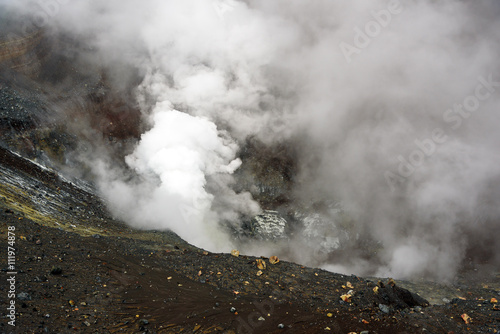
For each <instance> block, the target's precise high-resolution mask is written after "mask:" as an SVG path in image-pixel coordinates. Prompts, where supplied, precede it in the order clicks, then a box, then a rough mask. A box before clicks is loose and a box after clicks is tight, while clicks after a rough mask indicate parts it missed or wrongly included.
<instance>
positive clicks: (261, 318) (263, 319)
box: [257, 317, 266, 321]
mask: <svg viewBox="0 0 500 334" xmlns="http://www.w3.org/2000/svg"><path fill="white" fill-rule="evenodd" d="M257 320H259V321H265V320H266V319H265V318H264V317H259V319H257Z"/></svg>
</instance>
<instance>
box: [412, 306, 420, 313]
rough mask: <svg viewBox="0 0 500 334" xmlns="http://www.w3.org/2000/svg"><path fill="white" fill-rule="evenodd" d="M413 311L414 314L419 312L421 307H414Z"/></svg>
mask: <svg viewBox="0 0 500 334" xmlns="http://www.w3.org/2000/svg"><path fill="white" fill-rule="evenodd" d="M413 309H414V310H415V312H421V311H422V306H415V307H414V308H413Z"/></svg>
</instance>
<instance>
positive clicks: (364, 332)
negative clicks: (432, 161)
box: [359, 331, 370, 334]
mask: <svg viewBox="0 0 500 334" xmlns="http://www.w3.org/2000/svg"><path fill="white" fill-rule="evenodd" d="M359 334H370V331H362V332H359Z"/></svg>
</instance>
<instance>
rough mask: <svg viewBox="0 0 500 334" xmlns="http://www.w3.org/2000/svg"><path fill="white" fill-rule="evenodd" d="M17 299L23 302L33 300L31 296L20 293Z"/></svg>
mask: <svg viewBox="0 0 500 334" xmlns="http://www.w3.org/2000/svg"><path fill="white" fill-rule="evenodd" d="M17 299H19V300H21V301H30V300H31V296H30V294H29V293H27V292H20V293H18V294H17Z"/></svg>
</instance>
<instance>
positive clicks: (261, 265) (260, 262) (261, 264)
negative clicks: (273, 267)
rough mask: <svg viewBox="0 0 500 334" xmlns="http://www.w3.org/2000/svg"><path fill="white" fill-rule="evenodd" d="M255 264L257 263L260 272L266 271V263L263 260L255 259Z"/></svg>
mask: <svg viewBox="0 0 500 334" xmlns="http://www.w3.org/2000/svg"><path fill="white" fill-rule="evenodd" d="M256 262H257V268H259V269H261V270H264V269H266V262H265V261H264V260H262V259H257V260H256Z"/></svg>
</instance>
